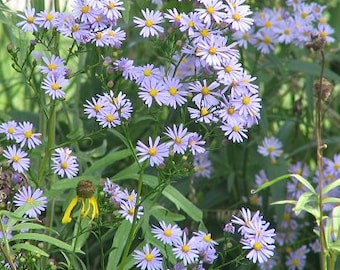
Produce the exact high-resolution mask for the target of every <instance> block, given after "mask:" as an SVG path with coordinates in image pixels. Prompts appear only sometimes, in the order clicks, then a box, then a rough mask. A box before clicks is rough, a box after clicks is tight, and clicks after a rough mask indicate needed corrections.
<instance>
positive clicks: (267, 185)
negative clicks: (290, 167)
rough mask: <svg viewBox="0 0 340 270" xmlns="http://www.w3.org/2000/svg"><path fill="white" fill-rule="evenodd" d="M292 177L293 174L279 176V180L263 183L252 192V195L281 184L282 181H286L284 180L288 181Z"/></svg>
mask: <svg viewBox="0 0 340 270" xmlns="http://www.w3.org/2000/svg"><path fill="white" fill-rule="evenodd" d="M290 177H291V174H285V175H282V176H279V177H277V178H275V179H273V180H270V181H268V182H265V183H263V184H262V185H261V186H259V187H258V188H257V189H256V190H251V193H252V194H255V193H258V192H259V191H261V190H264V189H266V188H268V187H270V186H272V185H274V184H276V183H277V182H279V181H281V180H284V179H288V178H290Z"/></svg>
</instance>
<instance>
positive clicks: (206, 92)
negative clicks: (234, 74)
mask: <svg viewBox="0 0 340 270" xmlns="http://www.w3.org/2000/svg"><path fill="white" fill-rule="evenodd" d="M219 86H220V84H219V83H218V82H212V83H211V84H209V85H208V83H207V81H206V80H203V82H202V83H201V82H199V81H196V82H193V83H190V84H189V90H190V92H191V93H193V94H194V97H193V98H192V101H193V102H195V104H196V106H198V107H200V106H201V105H202V104H205V106H208V107H210V106H213V105H217V104H218V103H219V100H218V97H219V96H220V93H219V92H218V91H217V88H218V87H219Z"/></svg>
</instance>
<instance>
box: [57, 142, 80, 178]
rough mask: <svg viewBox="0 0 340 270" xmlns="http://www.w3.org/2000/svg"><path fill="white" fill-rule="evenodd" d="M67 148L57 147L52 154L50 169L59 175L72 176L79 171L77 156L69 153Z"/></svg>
mask: <svg viewBox="0 0 340 270" xmlns="http://www.w3.org/2000/svg"><path fill="white" fill-rule="evenodd" d="M71 154H72V150H71V149H69V148H57V149H55V150H54V152H53V154H52V158H51V160H52V164H51V167H52V170H53V172H54V173H55V174H57V175H59V176H61V177H65V176H66V177H67V178H73V177H75V176H77V174H78V172H79V165H78V161H77V157H76V156H73V155H71Z"/></svg>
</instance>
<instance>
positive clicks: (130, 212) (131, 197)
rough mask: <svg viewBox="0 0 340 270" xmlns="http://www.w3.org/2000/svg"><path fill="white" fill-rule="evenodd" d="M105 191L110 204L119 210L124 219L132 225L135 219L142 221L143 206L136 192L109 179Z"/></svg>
mask: <svg viewBox="0 0 340 270" xmlns="http://www.w3.org/2000/svg"><path fill="white" fill-rule="evenodd" d="M103 191H104V192H105V194H106V196H107V197H108V198H109V200H110V202H111V203H113V204H114V205H115V206H116V207H118V208H119V210H118V213H119V214H120V215H121V216H122V217H123V218H125V219H126V220H128V221H130V222H131V223H132V222H133V220H134V218H136V219H140V218H141V217H142V215H143V206H142V205H140V204H139V203H138V202H137V193H136V192H135V191H134V190H132V191H131V192H129V191H128V190H127V189H123V188H122V187H120V186H119V185H117V184H115V183H113V182H112V181H111V180H110V179H108V178H107V179H106V181H105V184H104V187H103Z"/></svg>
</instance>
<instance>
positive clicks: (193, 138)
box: [188, 132, 205, 155]
mask: <svg viewBox="0 0 340 270" xmlns="http://www.w3.org/2000/svg"><path fill="white" fill-rule="evenodd" d="M202 145H205V141H204V140H202V135H199V134H198V133H196V132H193V133H190V135H189V139H188V148H189V150H190V151H191V153H192V154H193V155H196V154H201V153H204V152H205V148H204V147H202Z"/></svg>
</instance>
